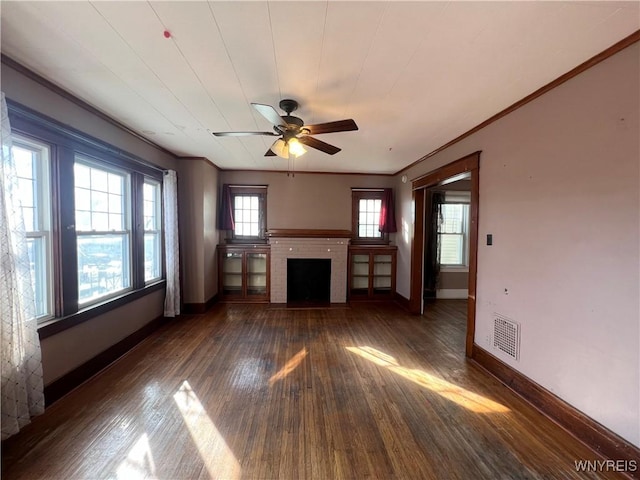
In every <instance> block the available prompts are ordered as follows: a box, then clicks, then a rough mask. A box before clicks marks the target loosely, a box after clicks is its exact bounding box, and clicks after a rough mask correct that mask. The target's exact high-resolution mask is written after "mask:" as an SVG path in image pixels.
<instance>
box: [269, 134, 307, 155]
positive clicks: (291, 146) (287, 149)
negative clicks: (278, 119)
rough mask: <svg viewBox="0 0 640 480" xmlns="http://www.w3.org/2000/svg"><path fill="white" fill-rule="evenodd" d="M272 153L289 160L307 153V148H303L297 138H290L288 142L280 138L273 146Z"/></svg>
mask: <svg viewBox="0 0 640 480" xmlns="http://www.w3.org/2000/svg"><path fill="white" fill-rule="evenodd" d="M271 151H272V152H273V153H275V154H276V155H277V156H279V157H282V158H285V159H287V160H288V159H289V158H290V157H291V156H293V157H296V158H297V157H300V156H302V155H304V154H305V153H307V150H306V148H304V147H303V146H302V143H300V141H299V140H298V139H297V138H290V139H289V140H288V141H285V140H284V139H282V138H279V139H278V140H276V141H275V142H274V143H273V145H271Z"/></svg>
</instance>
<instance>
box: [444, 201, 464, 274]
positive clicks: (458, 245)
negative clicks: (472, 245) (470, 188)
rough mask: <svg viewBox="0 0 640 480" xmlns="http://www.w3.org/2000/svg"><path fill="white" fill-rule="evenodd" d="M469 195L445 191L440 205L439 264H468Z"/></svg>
mask: <svg viewBox="0 0 640 480" xmlns="http://www.w3.org/2000/svg"><path fill="white" fill-rule="evenodd" d="M469 198H470V197H469V195H468V194H467V193H466V192H445V203H443V204H442V205H441V206H440V215H441V218H440V227H439V230H438V239H439V242H440V248H439V250H440V258H439V262H440V265H441V266H443V267H454V268H456V267H457V268H464V267H466V266H468V265H469Z"/></svg>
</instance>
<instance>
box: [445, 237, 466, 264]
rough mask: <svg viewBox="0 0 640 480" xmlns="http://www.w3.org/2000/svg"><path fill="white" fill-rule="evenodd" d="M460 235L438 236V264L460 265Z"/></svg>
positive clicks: (461, 258) (461, 259)
mask: <svg viewBox="0 0 640 480" xmlns="http://www.w3.org/2000/svg"><path fill="white" fill-rule="evenodd" d="M462 240H463V238H462V235H461V234H460V235H457V234H442V235H440V264H442V265H462V264H463V251H462V245H463V243H462Z"/></svg>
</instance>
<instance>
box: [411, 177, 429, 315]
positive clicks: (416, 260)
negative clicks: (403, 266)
mask: <svg viewBox="0 0 640 480" xmlns="http://www.w3.org/2000/svg"><path fill="white" fill-rule="evenodd" d="M412 196H413V210H414V212H415V213H414V219H413V225H414V227H413V239H412V243H411V286H410V291H411V293H410V295H411V296H410V297H409V312H411V313H413V314H414V315H420V314H421V313H422V268H423V263H424V197H425V190H424V188H422V189H419V190H414V191H413V194H412Z"/></svg>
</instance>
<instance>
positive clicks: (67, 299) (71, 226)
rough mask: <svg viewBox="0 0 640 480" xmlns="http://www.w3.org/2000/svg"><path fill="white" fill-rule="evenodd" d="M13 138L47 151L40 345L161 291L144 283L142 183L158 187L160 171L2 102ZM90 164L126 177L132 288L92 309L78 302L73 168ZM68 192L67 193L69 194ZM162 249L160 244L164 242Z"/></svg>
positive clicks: (158, 284) (155, 284)
mask: <svg viewBox="0 0 640 480" xmlns="http://www.w3.org/2000/svg"><path fill="white" fill-rule="evenodd" d="M7 107H8V112H9V120H10V122H11V127H12V134H15V135H19V136H23V137H26V138H28V139H31V140H33V141H35V142H38V143H42V144H44V145H47V146H48V147H49V157H50V158H49V169H50V173H51V175H50V189H51V190H50V198H51V227H52V228H51V243H52V257H51V268H52V284H53V306H54V308H53V316H52V317H51V318H49V319H47V320H45V321H43V322H42V323H40V324H39V325H38V333H39V335H40V338H41V339H44V338H47V337H49V336H51V335H55V334H56V333H59V332H61V331H64V330H66V329H68V328H71V327H73V326H76V325H78V324H79V323H82V322H85V321H87V320H90V319H92V318H95V317H97V316H99V315H102V314H104V313H106V312H108V311H111V310H113V309H114V308H118V307H120V306H122V305H126V304H128V303H130V302H132V301H134V300H136V299H138V298H142V297H144V296H146V295H148V294H150V293H152V292H154V291H157V290H160V289H163V288H164V287H165V284H166V281H165V279H164V266H163V270H162V273H163V277H162V278H161V279H159V280H158V281H156V282H152V283H149V284H147V283H146V282H145V281H144V256H143V255H144V253H143V252H144V232H143V224H142V221H143V212H142V208H143V200H142V185H143V182H144V179H145V178H150V179H153V180H156V181H158V182H160V183H161V184H162V181H163V169H161V168H159V167H158V166H156V165H154V164H153V163H151V162H148V161H146V160H144V159H143V158H141V157H138V156H135V155H132V154H130V153H128V152H126V151H123V150H121V149H120V148H118V147H115V146H113V145H111V144H109V143H106V142H104V141H102V140H99V139H97V138H95V137H92V136H91V135H88V134H86V133H84V132H82V131H80V130H77V129H75V128H73V127H70V126H68V125H65V124H63V123H60V122H59V121H57V120H54V119H52V118H50V117H47V116H46V115H43V114H41V113H39V112H36V111H34V110H32V109H30V108H29V107H26V106H24V105H21V104H19V103H17V102H15V101H13V100H11V99H7ZM78 155H79V156H82V157H84V158H88V159H91V160H92V161H95V162H96V163H97V164H98V165H100V166H103V167H104V168H112V169H119V170H123V171H126V172H128V173H129V174H130V182H129V183H130V188H131V204H132V211H131V225H132V234H131V235H132V236H131V258H132V264H131V269H132V280H131V288H130V289H129V290H127V291H124V292H120V293H119V294H117V295H114V296H113V297H109V298H100V299H99V301H96V302H95V303H91V304H88V305H87V304H82V305H80V304H79V302H78V282H77V279H78V272H77V268H69V265H73V266H75V265H77V236H76V231H75V199H74V197H75V190H74V187H75V185H74V162H75V158H76V156H78ZM70 192H72V193H71V194H70ZM163 244H164V241H163Z"/></svg>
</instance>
